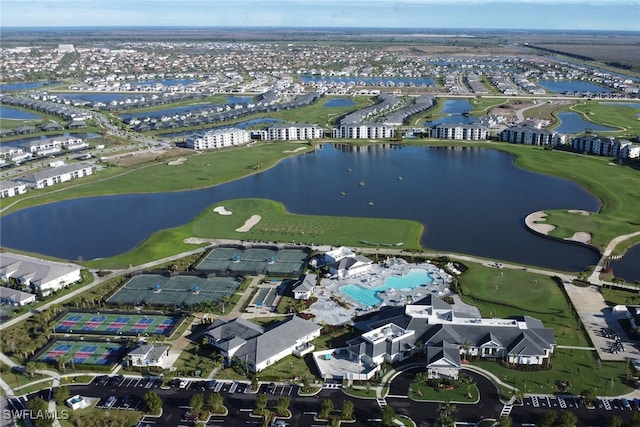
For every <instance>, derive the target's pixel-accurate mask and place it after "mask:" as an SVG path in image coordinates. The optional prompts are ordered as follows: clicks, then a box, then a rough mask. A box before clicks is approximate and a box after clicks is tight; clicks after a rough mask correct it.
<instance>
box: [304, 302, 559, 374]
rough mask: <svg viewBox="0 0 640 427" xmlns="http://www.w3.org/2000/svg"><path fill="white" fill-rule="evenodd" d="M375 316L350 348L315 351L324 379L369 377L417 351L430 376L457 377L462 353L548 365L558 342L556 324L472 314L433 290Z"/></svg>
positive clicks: (520, 317) (349, 343) (315, 359)
mask: <svg viewBox="0 0 640 427" xmlns="http://www.w3.org/2000/svg"><path fill="white" fill-rule="evenodd" d="M372 319H373V320H371V321H369V323H366V325H365V326H364V329H365V332H363V333H362V335H361V336H360V337H357V338H354V339H352V340H349V341H347V346H346V347H342V348H337V349H332V350H322V351H317V352H315V353H314V361H315V362H316V365H317V366H318V370H319V371H320V374H321V376H322V377H323V378H325V379H334V380H335V379H347V380H368V379H370V378H372V377H373V376H374V375H375V373H376V372H377V371H379V370H380V366H381V365H382V363H383V362H386V363H396V362H401V361H403V360H406V359H408V358H411V357H412V356H414V355H415V354H418V353H423V354H425V355H426V363H425V366H426V368H427V372H428V374H429V377H430V378H457V376H458V372H459V370H460V368H461V367H462V364H461V356H463V357H465V358H471V357H474V358H479V359H483V360H495V361H498V360H502V361H504V362H507V363H510V364H514V365H523V366H529V365H536V366H544V365H546V364H548V362H549V361H550V358H551V354H552V353H553V351H554V349H555V347H556V340H555V336H554V331H553V329H551V328H545V327H544V325H543V324H542V322H541V321H540V320H538V319H534V318H532V317H529V316H513V317H509V318H506V319H495V318H474V317H469V315H467V314H465V313H457V312H454V311H453V307H452V306H451V305H450V304H447V303H445V302H444V301H442V300H441V299H440V298H438V297H436V296H434V295H429V296H427V297H426V298H424V299H423V300H421V301H418V302H417V303H414V304H410V305H406V306H403V307H396V308H393V309H389V310H386V311H384V312H380V313H379V314H378V315H377V316H375V317H372ZM332 359H339V360H338V361H335V362H331V360H332Z"/></svg>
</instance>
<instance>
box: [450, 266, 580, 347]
mask: <svg viewBox="0 0 640 427" xmlns="http://www.w3.org/2000/svg"><path fill="white" fill-rule="evenodd" d="M460 283H461V289H462V295H463V299H464V300H465V302H467V303H469V304H472V305H475V306H477V307H478V308H480V310H481V311H482V314H483V316H486V317H499V318H502V317H507V316H515V315H526V316H531V317H535V318H537V319H539V320H541V321H542V322H543V323H544V325H545V326H546V327H549V328H553V330H554V331H555V334H556V340H557V342H558V344H562V345H577V346H586V345H588V341H587V338H586V337H585V336H584V334H583V332H582V330H581V329H580V325H579V320H578V318H577V316H576V315H574V314H573V308H572V306H571V305H570V303H569V302H568V301H567V298H566V297H565V295H564V293H563V292H562V290H561V289H560V287H559V286H558V285H557V284H556V283H555V282H554V281H553V279H551V278H550V277H548V276H543V275H540V274H535V273H531V272H528V271H524V270H512V269H497V268H493V267H484V266H482V265H479V264H469V270H467V271H466V272H465V273H464V274H463V275H462V276H461V277H460Z"/></svg>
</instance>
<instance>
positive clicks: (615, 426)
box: [607, 415, 622, 427]
mask: <svg viewBox="0 0 640 427" xmlns="http://www.w3.org/2000/svg"><path fill="white" fill-rule="evenodd" d="M607 427H622V418H620V417H619V416H618V415H615V416H614V417H612V418H611V419H610V420H609V423H608V424H607Z"/></svg>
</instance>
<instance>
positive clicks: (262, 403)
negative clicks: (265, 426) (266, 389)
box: [256, 393, 268, 413]
mask: <svg viewBox="0 0 640 427" xmlns="http://www.w3.org/2000/svg"><path fill="white" fill-rule="evenodd" d="M267 402H268V398H267V395H266V394H265V393H260V394H259V395H258V396H257V397H256V412H259V413H261V412H262V411H264V410H265V409H266V408H267Z"/></svg>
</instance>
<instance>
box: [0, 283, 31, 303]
mask: <svg viewBox="0 0 640 427" xmlns="http://www.w3.org/2000/svg"><path fill="white" fill-rule="evenodd" d="M0 302H2V303H3V304H9V305H19V306H23V305H27V304H31V303H33V302H36V296H35V294H30V293H28V292H22V291H19V290H17V289H11V288H6V287H4V286H0Z"/></svg>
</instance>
